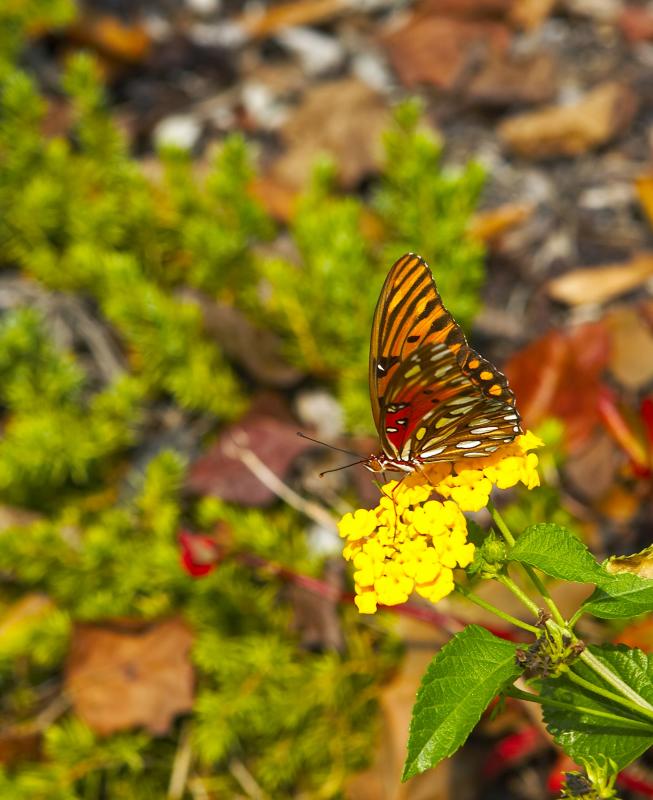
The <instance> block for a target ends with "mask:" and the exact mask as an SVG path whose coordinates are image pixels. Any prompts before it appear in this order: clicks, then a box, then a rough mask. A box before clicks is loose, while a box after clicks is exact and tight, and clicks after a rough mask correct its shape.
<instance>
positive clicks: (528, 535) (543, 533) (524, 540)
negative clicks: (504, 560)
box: [508, 523, 653, 619]
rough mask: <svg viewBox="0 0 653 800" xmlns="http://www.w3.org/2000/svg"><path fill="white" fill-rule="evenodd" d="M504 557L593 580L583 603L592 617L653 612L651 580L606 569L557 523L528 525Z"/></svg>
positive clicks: (573, 577) (557, 575) (565, 575)
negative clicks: (589, 592)
mask: <svg viewBox="0 0 653 800" xmlns="http://www.w3.org/2000/svg"><path fill="white" fill-rule="evenodd" d="M508 560H510V561H519V562H520V563H522V564H528V565H530V566H531V567H536V568H537V569H540V570H542V572H544V573H546V574H547V575H551V577H553V578H560V579H562V580H567V581H577V582H579V583H595V584H596V586H597V589H596V591H595V592H594V594H593V595H592V596H591V597H590V598H589V599H588V601H587V602H586V603H585V605H584V606H583V610H584V611H587V612H589V613H591V614H594V616H595V617H600V618H602V619H618V618H623V617H634V616H637V615H638V614H644V613H646V612H648V611H653V580H647V579H644V578H640V577H639V576H637V575H633V574H631V573H627V572H623V573H610V572H608V571H607V570H606V569H605V567H603V566H601V565H600V564H598V563H597V562H596V561H595V559H594V556H592V554H591V553H590V552H589V550H588V549H587V547H586V546H585V545H584V544H583V543H582V542H581V541H580V540H578V539H577V538H576V537H575V536H573V535H572V534H571V533H569V531H568V530H567V529H566V528H563V527H561V526H559V525H552V524H547V523H542V524H538V525H531V526H530V527H529V528H527V529H526V530H525V531H524V533H522V535H521V536H520V537H519V539H517V542H516V543H515V545H514V547H513V548H512V549H511V550H510V553H509V554H508Z"/></svg>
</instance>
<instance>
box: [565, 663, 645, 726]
mask: <svg viewBox="0 0 653 800" xmlns="http://www.w3.org/2000/svg"><path fill="white" fill-rule="evenodd" d="M580 658H581V660H582V661H584V662H585V664H587V666H588V667H589V668H590V669H591V670H592V671H593V672H595V673H596V674H597V675H599V676H600V677H601V678H603V680H604V681H605V682H606V683H609V684H610V685H611V686H613V687H614V688H615V689H617V691H619V692H620V693H621V694H622V695H623V696H624V697H626V698H628V699H629V700H631V701H632V702H633V703H634V704H635V705H636V706H637V708H638V709H639V710H642V711H646V712H651V711H653V706H652V705H651V704H650V703H649V702H648V700H645V699H644V698H643V697H642V696H641V695H639V694H637V692H636V691H635V690H634V689H633V688H632V687H630V686H629V685H628V684H627V683H625V681H623V680H622V679H621V678H620V677H619V676H618V675H617V674H616V673H614V672H613V671H612V670H611V669H610V667H608V666H607V665H606V664H604V663H603V662H602V661H600V660H599V659H598V658H597V657H596V656H595V655H594V654H593V653H590V651H589V650H583V652H582V653H581V654H580ZM647 716H648V714H647Z"/></svg>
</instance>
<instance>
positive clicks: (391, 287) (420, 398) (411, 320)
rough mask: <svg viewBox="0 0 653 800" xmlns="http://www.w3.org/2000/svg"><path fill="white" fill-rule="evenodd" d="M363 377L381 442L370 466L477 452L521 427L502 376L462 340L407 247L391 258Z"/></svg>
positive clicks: (400, 466)
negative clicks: (398, 256) (400, 253)
mask: <svg viewBox="0 0 653 800" xmlns="http://www.w3.org/2000/svg"><path fill="white" fill-rule="evenodd" d="M369 383H370V397H371V401H372V414H373V415H374V422H375V424H376V428H377V431H378V433H379V438H380V440H381V446H382V448H383V453H381V454H380V455H376V456H370V458H368V459H367V460H366V461H365V466H366V467H367V468H368V469H369V470H371V471H372V472H382V471H384V470H386V469H389V470H399V471H402V472H413V471H414V470H420V469H421V466H422V465H423V464H429V463H433V462H435V461H459V460H461V457H464V458H480V457H482V456H487V455H489V454H491V453H494V452H495V451H496V450H498V448H499V447H501V446H502V445H503V444H507V443H508V442H512V441H513V440H514V439H515V437H516V436H518V435H519V434H520V433H522V432H523V431H522V428H521V424H520V418H519V414H518V413H517V409H516V408H515V396H514V395H513V393H512V391H511V390H510V388H509V386H508V381H507V380H506V377H505V375H503V374H502V373H501V372H499V370H498V369H497V368H496V367H495V366H493V365H492V364H491V363H490V362H489V361H487V360H486V359H484V358H483V357H482V356H481V355H479V354H478V353H477V352H476V351H475V350H472V348H471V347H470V346H469V345H468V344H467V340H466V339H465V335H464V334H463V332H462V330H461V329H460V327H459V325H458V324H457V323H456V322H455V321H454V319H453V317H452V316H451V314H449V312H448V311H447V309H446V308H445V307H444V305H443V304H442V300H441V299H440V295H439V293H438V290H437V288H436V286H435V281H434V280H433V276H432V274H431V270H430V269H429V267H428V265H427V264H426V262H425V261H424V260H423V259H422V258H420V256H417V255H415V254H414V253H407V254H406V255H404V256H402V257H401V258H400V259H399V260H398V261H396V262H395V263H394V265H393V266H392V268H391V269H390V272H389V273H388V277H387V278H386V280H385V283H384V284H383V289H382V290H381V296H380V297H379V302H378V303H377V306H376V311H375V312H374V322H373V324H372V340H371V344H370V372H369Z"/></svg>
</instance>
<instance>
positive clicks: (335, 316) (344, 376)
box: [261, 103, 484, 432]
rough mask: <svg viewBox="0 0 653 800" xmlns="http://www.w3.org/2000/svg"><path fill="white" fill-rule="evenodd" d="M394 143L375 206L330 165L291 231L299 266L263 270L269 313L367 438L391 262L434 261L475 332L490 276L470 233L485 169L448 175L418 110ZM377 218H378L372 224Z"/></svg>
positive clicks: (446, 292) (280, 262)
mask: <svg viewBox="0 0 653 800" xmlns="http://www.w3.org/2000/svg"><path fill="white" fill-rule="evenodd" d="M385 145H386V159H385V169H384V171H383V172H382V175H381V179H380V183H379V186H378V187H377V190H376V192H375V193H374V196H373V202H372V209H369V208H366V207H365V206H364V205H363V203H362V202H361V201H359V200H357V199H356V198H353V197H343V196H340V195H338V194H337V193H336V191H335V189H334V184H333V171H332V170H331V169H330V168H329V165H328V164H323V165H322V166H320V167H318V169H317V170H316V172H315V175H314V179H313V183H312V184H311V186H310V187H309V188H308V190H307V191H306V192H305V194H304V196H303V197H302V198H301V201H300V202H299V203H298V205H297V209H296V213H295V216H294V219H293V223H292V225H291V234H292V237H293V240H294V243H295V246H296V250H297V260H296V262H290V261H288V260H286V259H273V260H267V261H263V263H262V265H261V270H262V275H263V276H264V278H265V279H266V286H268V288H269V293H268V299H267V303H266V310H267V312H268V313H269V314H270V315H271V318H272V320H273V322H274V324H276V325H277V326H278V327H279V328H280V329H281V330H284V331H285V332H286V334H287V336H288V340H289V345H288V353H289V356H290V357H291V358H292V360H293V361H294V362H295V363H297V364H299V365H300V366H302V367H303V368H305V369H307V370H308V371H309V372H312V373H314V374H317V375H320V376H322V377H323V378H326V379H329V380H331V381H333V383H334V384H335V386H336V391H337V394H338V397H339V398H340V400H341V402H342V404H343V406H344V409H345V412H346V416H347V420H348V423H349V427H350V429H352V430H354V431H360V432H369V431H370V430H371V428H372V421H371V414H370V411H369V397H368V390H367V360H368V348H369V330H370V325H371V320H372V314H373V312H374V307H375V304H376V301H377V298H378V296H379V292H380V289H381V286H382V284H383V281H384V279H385V276H386V274H387V271H388V269H389V268H390V266H391V264H392V263H393V262H394V261H395V260H396V259H397V258H399V257H400V256H401V255H403V254H404V253H405V252H417V253H419V254H420V255H421V256H422V257H423V258H425V259H426V260H427V261H428V262H429V264H430V265H431V267H432V269H433V272H434V275H435V278H436V281H437V285H438V288H439V290H440V292H441V294H442V296H443V298H444V302H445V304H446V305H447V307H448V308H449V310H450V311H451V312H452V314H453V315H454V317H455V318H456V319H457V321H458V322H459V323H460V324H462V325H463V327H467V328H469V326H470V324H471V321H472V319H473V317H474V315H475V313H476V311H477V310H478V304H479V291H480V287H481V284H482V282H483V278H484V269H483V248H482V246H481V245H480V244H479V243H478V242H476V241H475V240H473V239H472V238H471V237H470V236H468V235H467V226H468V224H469V219H470V216H471V214H472V212H473V210H474V208H475V205H476V202H477V199H478V195H479V193H480V191H481V188H482V186H483V181H484V173H483V170H482V169H481V167H480V166H478V165H476V164H469V165H467V166H466V167H465V168H464V169H463V170H460V171H456V172H447V171H445V170H444V169H443V168H442V166H441V150H442V148H441V145H440V144H439V142H438V140H437V139H436V138H435V136H434V135H433V134H432V133H430V132H427V131H426V130H422V129H420V127H419V106H418V105H417V104H416V103H407V104H404V105H402V106H400V107H399V108H398V109H397V111H396V114H395V126H394V128H393V129H392V130H390V131H388V133H387V136H386V142H385ZM372 212H374V213H375V214H376V215H377V216H376V217H375V218H373V219H372V221H370V214H371V213H372ZM366 221H367V223H368V224H367V226H366ZM370 227H371V228H373V230H374V234H373V235H372V236H371V237H370V236H369V234H368V233H367V232H366V231H367V229H369V228H370Z"/></svg>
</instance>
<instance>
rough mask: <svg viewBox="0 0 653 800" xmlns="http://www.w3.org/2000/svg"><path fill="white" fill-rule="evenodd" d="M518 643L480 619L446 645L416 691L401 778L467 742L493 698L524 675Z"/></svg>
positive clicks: (429, 765)
mask: <svg viewBox="0 0 653 800" xmlns="http://www.w3.org/2000/svg"><path fill="white" fill-rule="evenodd" d="M516 649H517V645H515V644H512V643H511V642H506V641H504V640H503V639H499V638H498V637H496V636H494V635H493V634H491V633H490V632H489V631H486V630H485V628H481V627H479V626H478V625H468V626H467V627H466V628H465V630H464V631H462V632H461V633H459V634H457V635H456V636H454V637H453V639H451V641H450V642H448V643H447V644H446V645H445V646H444V647H443V648H442V650H441V651H440V652H439V653H438V655H437V656H436V657H435V658H434V659H433V661H432V662H431V664H430V665H429V668H428V670H427V671H426V674H425V675H424V678H423V679H422V685H421V686H420V688H419V691H418V693H417V702H416V703H415V707H414V708H413V718H412V721H411V725H410V736H409V739H408V757H407V759H406V763H405V765H404V774H403V776H402V780H407V779H408V778H411V777H412V776H413V775H416V774H417V773H418V772H424V770H426V769H428V768H429V767H433V766H435V765H436V764H437V763H438V762H439V761H442V759H443V758H447V756H450V755H452V754H453V753H455V752H456V750H457V749H458V748H459V747H460V746H461V745H462V744H463V743H464V742H465V740H466V739H467V737H468V736H469V734H470V733H471V731H472V729H473V728H474V726H475V725H476V723H477V722H478V721H479V719H480V718H481V714H482V713H483V711H485V709H486V708H487V706H488V704H489V703H490V701H491V700H492V698H493V697H495V695H497V694H498V693H499V692H500V691H501V690H502V689H503V688H504V687H505V686H506V685H507V684H509V683H511V682H512V681H513V680H514V679H515V678H516V677H517V675H519V673H520V669H519V667H518V666H517V663H516V661H515V651H516Z"/></svg>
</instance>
